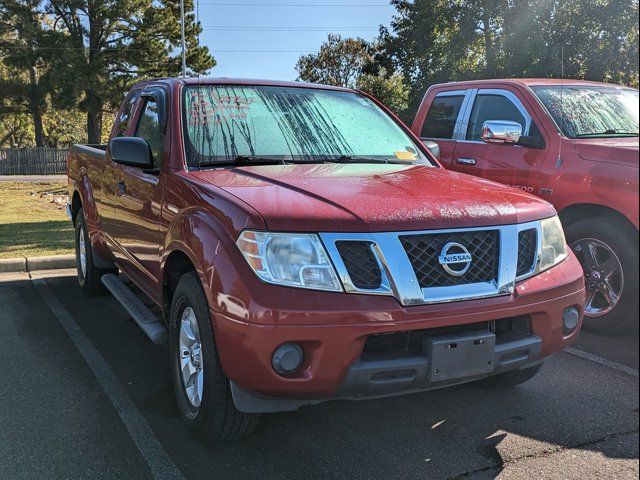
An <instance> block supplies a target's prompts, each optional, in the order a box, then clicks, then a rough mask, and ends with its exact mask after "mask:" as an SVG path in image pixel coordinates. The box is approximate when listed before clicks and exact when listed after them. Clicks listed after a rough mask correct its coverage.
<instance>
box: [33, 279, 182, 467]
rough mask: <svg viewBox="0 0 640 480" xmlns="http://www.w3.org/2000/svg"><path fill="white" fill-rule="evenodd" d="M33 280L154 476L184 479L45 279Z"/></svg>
mask: <svg viewBox="0 0 640 480" xmlns="http://www.w3.org/2000/svg"><path fill="white" fill-rule="evenodd" d="M33 283H34V285H35V287H36V289H37V290H38V293H40V295H41V296H42V298H43V299H44V301H45V303H46V304H47V306H48V307H49V309H50V310H51V311H52V312H53V314H54V315H55V317H56V318H57V319H58V322H59V323H60V325H62V328H64V329H65V330H66V332H67V334H68V335H69V338H71V341H72V342H73V344H74V345H75V346H76V348H77V349H78V351H79V352H80V354H81V355H82V357H83V358H84V360H85V362H87V365H89V368H90V369H91V370H92V371H93V374H94V375H95V377H96V379H97V380H98V382H99V383H100V385H101V386H102V389H103V390H104V392H105V393H106V394H107V397H108V398H109V400H110V401H111V403H112V405H113V407H114V408H115V410H116V412H117V413H118V415H119V416H120V419H121V420H122V423H124V425H125V427H126V428H127V430H128V431H129V435H130V436H131V439H132V440H133V443H134V444H135V445H136V447H137V448H138V450H139V451H140V455H142V458H144V460H145V461H146V462H147V465H148V466H149V469H150V470H151V474H152V475H153V478H155V479H184V476H183V475H182V473H181V472H180V470H179V469H178V467H177V466H176V465H175V463H173V461H172V460H171V458H170V457H169V455H168V454H167V452H166V451H165V450H164V448H163V447H162V445H161V444H160V442H159V441H158V439H157V438H156V436H155V435H154V433H153V430H151V427H149V425H148V424H147V422H146V420H145V419H144V417H143V416H142V414H141V413H140V411H139V410H138V408H137V407H136V405H135V403H134V402H133V400H132V399H131V397H130V396H129V394H127V392H126V390H125V389H124V388H123V386H122V384H121V383H120V381H119V380H118V378H117V377H116V375H115V373H113V370H111V368H109V365H108V364H107V362H106V361H105V360H104V358H102V355H100V353H99V352H98V350H96V348H95V347H94V346H93V344H92V343H91V341H90V340H89V339H88V338H87V337H86V336H85V335H84V333H82V330H80V327H78V324H77V323H76V322H75V320H74V319H73V317H72V316H71V314H70V313H69V312H68V311H67V310H66V309H65V308H64V306H63V305H62V303H60V300H58V299H57V298H56V296H55V295H54V294H53V292H52V291H51V290H50V289H49V287H48V286H47V284H46V282H45V280H43V279H34V280H33Z"/></svg>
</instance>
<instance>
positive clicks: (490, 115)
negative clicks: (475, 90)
mask: <svg viewBox="0 0 640 480" xmlns="http://www.w3.org/2000/svg"><path fill="white" fill-rule="evenodd" d="M487 120H511V121H513V122H518V123H519V124H520V125H522V128H523V129H524V128H525V125H526V120H525V118H524V116H523V115H522V113H520V110H518V107H516V106H515V105H514V104H513V102H512V101H511V100H509V99H508V98H507V97H505V96H503V95H493V94H489V95H486V94H480V95H476V100H475V102H474V104H473V109H472V110H471V116H470V117H469V127H468V128H467V137H466V138H467V140H473V141H480V140H481V135H482V124H483V123H484V122H486V121H487Z"/></svg>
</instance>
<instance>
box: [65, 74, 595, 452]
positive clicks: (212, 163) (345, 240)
mask: <svg viewBox="0 0 640 480" xmlns="http://www.w3.org/2000/svg"><path fill="white" fill-rule="evenodd" d="M68 174H69V188H70V194H71V198H72V202H71V204H70V207H69V214H70V217H71V218H72V220H73V222H74V224H75V228H76V230H75V231H76V251H77V260H78V262H77V265H78V280H79V283H80V285H81V287H82V288H83V289H84V291H85V292H86V293H88V294H92V293H95V292H98V291H99V290H100V289H101V288H102V287H103V286H104V287H106V288H107V289H108V290H109V291H110V292H111V293H112V294H113V295H114V296H115V297H116V298H117V299H118V300H119V301H120V302H121V303H122V305H123V307H124V308H126V310H127V311H128V312H129V313H130V314H131V316H132V317H133V319H134V320H135V321H136V322H137V323H138V324H139V326H140V327H141V329H142V330H143V331H144V332H145V333H146V334H147V335H148V336H149V337H150V338H151V339H152V340H153V341H154V342H157V343H162V342H163V341H166V340H168V342H169V354H170V359H171V372H172V377H173V384H174V388H175V394H176V399H177V405H178V408H179V411H180V414H181V416H182V418H183V419H184V421H185V422H186V423H187V424H188V425H189V426H190V427H192V428H193V430H194V431H195V432H197V433H198V434H199V435H201V436H202V437H204V438H205V439H208V440H211V441H219V440H225V439H230V438H235V437H238V436H241V435H244V434H247V433H249V432H250V431H251V430H252V429H253V428H254V427H255V425H256V422H257V419H258V415H259V414H260V413H262V412H276V411H291V410H296V409H297V408H299V407H301V406H303V405H310V404H315V403H318V402H323V401H327V400H332V399H352V400H356V399H364V398H375V397H383V396H389V395H397V394H403V393H411V392H417V391H422V390H429V389H433V388H440V387H443V386H448V385H454V384H458V383H462V382H469V381H476V380H478V381H482V382H483V383H484V384H485V385H495V386H500V385H515V384H518V383H521V382H524V381H526V380H528V379H530V378H531V377H533V376H534V375H535V374H536V373H537V372H538V370H539V369H540V367H541V365H542V362H543V361H544V359H545V358H547V357H548V356H549V355H551V354H553V353H555V352H558V351H559V350H562V349H563V348H565V347H566V346H567V345H569V344H570V343H571V342H572V341H573V340H574V339H575V337H576V335H577V334H578V331H579V329H580V325H581V320H582V314H583V304H584V299H585V289H584V279H583V276H582V270H581V268H580V264H579V263H578V260H577V259H576V257H575V256H574V255H573V254H572V253H571V252H570V250H569V249H568V247H567V245H566V242H565V239H564V233H563V230H562V226H561V224H560V221H559V219H558V217H557V215H556V212H555V210H554V208H553V207H552V206H551V205H550V204H549V203H547V202H545V201H543V200H541V199H538V198H536V197H534V196H532V195H529V194H527V193H525V192H519V191H516V190H513V189H511V188H508V187H505V186H502V185H499V184H496V183H493V182H488V181H486V180H482V179H478V178H474V177H471V176H467V175H463V174H459V173H454V172H449V171H447V170H445V169H443V168H442V167H441V166H440V165H439V164H438V162H437V161H436V160H435V159H434V158H433V157H432V156H431V154H430V153H429V151H428V149H427V148H426V147H425V146H424V145H423V144H422V143H421V142H420V140H419V139H418V138H417V137H416V136H415V135H413V134H412V133H411V131H410V130H409V129H408V128H407V127H405V126H404V125H403V124H402V123H401V122H400V121H399V120H397V119H396V118H395V117H394V116H392V115H391V114H390V113H389V112H388V111H387V110H386V109H385V108H384V107H383V106H382V105H380V104H379V103H378V102H377V101H376V100H374V99H373V98H371V97H369V96H367V95H365V94H362V93H360V92H357V91H354V90H349V89H342V88H333V87H325V86H318V85H308V84H301V83H285V82H266V81H249V80H232V79H199V80H195V79H163V80H157V81H149V82H143V83H139V84H137V85H136V86H135V87H134V88H133V89H132V90H131V91H130V92H129V93H128V95H127V96H126V98H125V100H124V103H123V105H122V107H121V108H120V111H119V112H118V114H117V118H116V122H115V125H114V127H113V131H112V134H111V139H110V141H109V144H108V146H88V145H75V146H74V147H73V148H72V149H71V152H70V154H69V159H68ZM141 296H146V297H148V298H149V300H145V301H143V299H144V298H143V299H141ZM150 303H151V304H155V305H156V307H155V308H153V307H151V308H150V307H148V306H147V304H150Z"/></svg>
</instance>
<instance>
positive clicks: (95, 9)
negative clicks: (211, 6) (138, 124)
mask: <svg viewBox="0 0 640 480" xmlns="http://www.w3.org/2000/svg"><path fill="white" fill-rule="evenodd" d="M193 7H194V5H193V0H185V11H186V12H187V15H186V19H185V33H186V43H187V46H188V50H187V52H188V56H187V64H188V66H189V73H190V74H203V73H205V72H206V71H208V70H209V69H211V68H212V67H214V66H215V63H216V62H215V60H214V59H213V57H212V56H211V55H210V54H209V51H208V49H207V48H206V47H203V46H200V45H199V42H198V34H199V33H200V31H201V27H200V25H199V24H197V23H196V21H195V15H194V12H193ZM44 9H45V11H46V12H47V14H48V16H49V18H50V21H51V22H52V24H53V25H54V28H55V29H56V30H57V31H60V32H63V33H64V34H65V38H66V42H67V46H66V48H64V49H60V50H59V54H60V55H61V56H64V57H65V58H66V62H68V63H69V64H70V65H72V67H71V68H68V69H65V70H64V71H58V72H57V77H56V83H58V84H59V85H62V87H61V91H62V92H64V95H61V96H60V100H61V101H64V99H67V100H66V101H67V102H69V101H76V100H77V99H80V102H79V106H80V108H81V109H82V110H83V111H84V112H86V115H87V137H88V142H89V143H100V141H101V138H100V132H101V130H102V114H103V111H104V110H105V108H107V107H110V108H113V107H115V106H117V105H118V104H119V103H120V101H121V100H122V95H123V93H124V92H125V91H126V89H127V88H128V87H129V86H130V85H131V83H133V82H134V81H135V80H137V79H140V78H152V77H162V76H176V75H178V74H179V73H180V64H181V62H180V52H179V50H178V47H179V45H180V0H48V1H47V2H45V6H44Z"/></svg>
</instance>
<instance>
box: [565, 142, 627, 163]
mask: <svg viewBox="0 0 640 480" xmlns="http://www.w3.org/2000/svg"><path fill="white" fill-rule="evenodd" d="M574 148H575V149H576V152H577V153H578V155H580V157H581V158H583V159H584V160H590V161H592V162H606V163H615V164H618V165H628V166H635V167H638V137H630V138H589V139H587V138H585V139H580V140H576V141H575V143H574Z"/></svg>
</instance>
